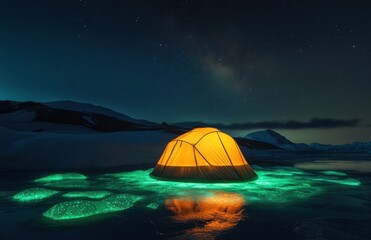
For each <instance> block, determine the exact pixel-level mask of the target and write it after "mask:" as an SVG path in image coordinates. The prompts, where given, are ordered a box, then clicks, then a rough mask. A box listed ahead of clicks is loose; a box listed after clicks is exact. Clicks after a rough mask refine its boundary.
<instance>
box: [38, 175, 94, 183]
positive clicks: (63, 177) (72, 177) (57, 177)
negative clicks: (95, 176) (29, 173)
mask: <svg viewBox="0 0 371 240" xmlns="http://www.w3.org/2000/svg"><path fill="white" fill-rule="evenodd" d="M86 178H87V177H86V176H85V175H83V174H80V173H57V174H52V175H49V176H46V177H43V178H38V179H36V180H35V182H53V181H61V180H83V179H86Z"/></svg>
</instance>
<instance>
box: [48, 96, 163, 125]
mask: <svg viewBox="0 0 371 240" xmlns="http://www.w3.org/2000/svg"><path fill="white" fill-rule="evenodd" d="M43 104H44V105H46V106H49V107H51V108H55V109H64V110H70V111H77V112H86V113H98V114H102V115H106V116H111V117H115V118H118V119H121V120H124V121H129V122H134V123H140V124H156V123H154V122H150V121H147V120H141V119H134V118H132V117H129V116H127V115H125V114H122V113H119V112H116V111H113V110H111V109H109V108H106V107H102V106H96V105H93V104H90V103H79V102H74V101H68V100H67V101H54V102H45V103H43Z"/></svg>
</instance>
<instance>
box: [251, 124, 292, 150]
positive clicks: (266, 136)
mask: <svg viewBox="0 0 371 240" xmlns="http://www.w3.org/2000/svg"><path fill="white" fill-rule="evenodd" d="M245 139H249V140H253V141H257V142H264V143H269V144H271V145H273V146H276V147H277V148H281V149H286V150H295V149H296V144H295V143H293V142H291V141H290V140H288V139H287V138H285V137H284V136H282V135H280V134H279V133H277V132H275V131H273V130H270V129H268V130H263V131H256V132H252V133H249V134H247V135H246V136H245Z"/></svg>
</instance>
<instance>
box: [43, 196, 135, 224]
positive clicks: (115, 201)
mask: <svg viewBox="0 0 371 240" xmlns="http://www.w3.org/2000/svg"><path fill="white" fill-rule="evenodd" d="M140 199H142V197H140V196H135V195H131V194H116V195H112V196H110V197H107V198H105V199H103V200H100V201H92V200H74V201H68V202H62V203H58V204H56V205H54V206H53V207H51V208H50V209H49V210H48V211H46V212H44V213H43V215H44V216H45V217H47V218H51V219H53V220H68V219H76V218H85V217H89V216H93V215H97V214H102V213H108V212H116V211H122V210H126V209H128V208H131V207H132V206H133V205H134V203H135V202H137V201H139V200H140Z"/></svg>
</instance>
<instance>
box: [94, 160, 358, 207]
mask: <svg viewBox="0 0 371 240" xmlns="http://www.w3.org/2000/svg"><path fill="white" fill-rule="evenodd" d="M151 170H152V169H149V170H138V171H132V172H122V173H115V174H106V175H104V176H102V177H101V179H102V180H105V181H108V183H107V184H106V188H108V189H125V190H127V191H136V190H148V191H154V192H156V193H157V194H159V195H160V196H163V197H166V196H169V195H179V194H182V193H183V194H189V191H204V192H205V191H208V190H212V191H215V190H217V191H230V192H236V193H239V194H241V195H243V196H244V198H245V200H246V202H248V203H249V202H263V203H269V202H275V203H287V202H290V201H293V200H297V199H306V198H308V197H311V196H313V195H315V194H318V193H320V192H321V191H323V190H324V188H325V186H324V185H322V184H319V183H320V182H324V183H326V184H327V185H328V184H342V185H352V186H357V185H359V184H361V183H360V182H359V181H358V180H354V179H353V180H350V179H344V178H342V176H334V175H325V174H318V173H312V172H306V171H301V170H299V169H296V168H290V167H282V168H278V167H274V168H261V167H260V168H257V169H254V170H255V171H256V173H257V174H258V175H259V178H258V179H257V180H255V181H251V182H242V183H192V182H173V181H160V180H157V179H154V178H152V177H150V176H149V173H150V172H151ZM110 178H111V180H109V179H110ZM114 179H118V180H120V181H115V180H114Z"/></svg>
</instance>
